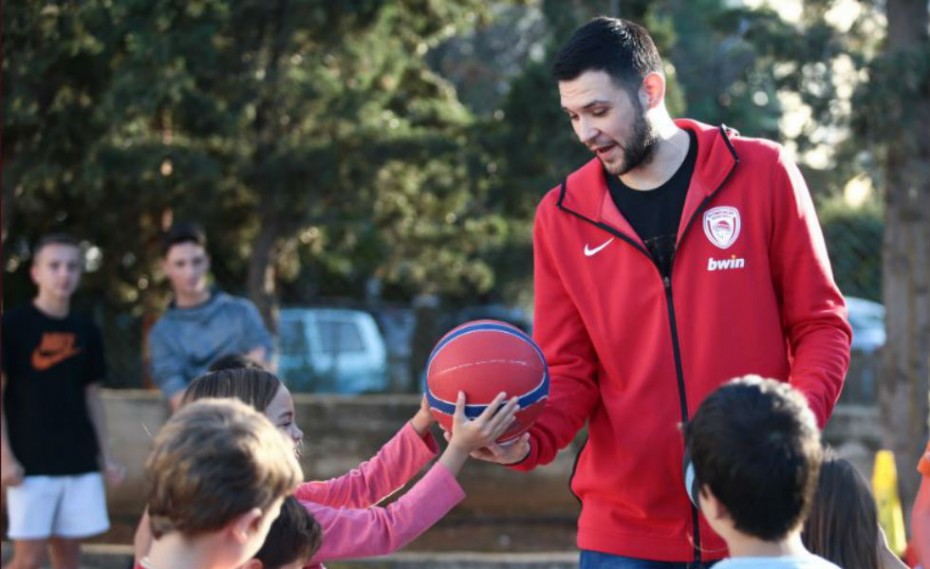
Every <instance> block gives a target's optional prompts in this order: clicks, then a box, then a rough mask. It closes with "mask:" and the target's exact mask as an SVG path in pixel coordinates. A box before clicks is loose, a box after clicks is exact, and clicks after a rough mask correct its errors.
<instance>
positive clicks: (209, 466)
mask: <svg viewBox="0 0 930 569" xmlns="http://www.w3.org/2000/svg"><path fill="white" fill-rule="evenodd" d="M145 467H146V491H147V496H148V511H149V523H150V525H151V530H152V535H153V536H154V538H155V541H154V542H153V543H152V547H151V549H150V550H149V554H148V556H146V557H145V558H143V559H142V560H141V561H140V563H139V564H140V566H141V567H143V568H145V569H180V568H184V569H233V568H236V567H239V566H241V565H242V564H243V563H244V562H246V561H247V560H248V559H249V558H251V557H252V556H253V555H255V553H256V552H257V551H258V549H259V548H260V547H261V545H262V543H263V542H264V540H265V536H266V535H267V534H268V530H269V528H270V527H271V524H272V522H273V521H274V520H275V518H277V517H278V513H279V511H280V509H281V504H282V502H283V501H284V498H285V496H287V495H288V494H290V493H291V492H293V490H294V489H295V488H296V487H297V485H298V484H299V483H300V481H301V473H300V466H299V465H298V464H297V459H296V458H295V456H294V452H293V449H292V448H290V447H289V446H288V444H287V442H286V441H285V440H284V438H283V437H282V436H281V435H280V434H279V433H278V431H277V430H276V429H275V427H274V426H273V425H272V424H271V422H270V421H268V419H267V418H266V417H265V416H264V415H262V414H261V413H258V412H256V411H255V410H253V409H252V408H251V407H249V406H247V405H245V404H244V403H241V402H239V401H235V400H232V399H204V400H200V401H196V402H194V403H191V404H189V405H186V406H185V407H184V408H183V409H181V410H180V411H178V413H177V414H175V415H174V416H173V417H172V418H171V419H170V420H169V421H168V422H167V423H166V424H165V426H164V427H163V428H162V430H161V432H159V434H158V436H157V437H156V438H155V446H154V448H153V450H152V453H151V454H150V455H149V458H148V460H147V461H146V465H145Z"/></svg>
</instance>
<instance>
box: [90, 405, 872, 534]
mask: <svg viewBox="0 0 930 569" xmlns="http://www.w3.org/2000/svg"><path fill="white" fill-rule="evenodd" d="M103 397H104V404H105V406H106V410H107V418H108V421H109V425H110V429H109V430H110V436H111V445H112V447H113V452H114V455H115V456H116V457H117V458H118V459H119V460H120V461H122V462H123V463H124V464H125V465H126V466H127V468H128V475H127V479H126V482H125V483H124V484H123V485H121V486H119V487H115V488H111V489H110V490H109V498H108V500H109V511H110V515H111V518H112V521H113V528H112V529H111V530H110V532H108V533H107V534H106V535H104V536H101V537H100V538H97V539H95V540H94V541H96V542H98V543H115V544H120V543H122V544H128V543H130V542H131V540H132V532H133V531H134V528H135V525H136V523H137V522H138V519H139V515H140V513H141V512H142V510H143V504H144V494H143V477H144V471H143V465H144V462H145V457H146V455H147V454H148V451H149V448H150V443H151V438H152V437H153V435H154V434H155V433H157V432H158V429H159V428H160V427H161V425H162V424H163V423H164V421H165V420H166V418H167V409H166V406H165V404H164V403H163V401H162V399H161V398H160V396H159V395H158V394H157V393H155V392H151V391H142V390H119V391H105V392H104V396H103ZM295 405H296V411H297V421H298V424H299V425H300V426H301V428H302V429H303V430H304V436H305V447H304V455H303V458H302V466H303V469H304V474H305V477H306V478H307V479H317V480H320V479H326V478H330V477H334V476H339V475H340V474H343V473H345V472H347V471H348V470H350V469H352V468H353V467H355V466H356V465H358V464H359V463H360V462H362V461H364V460H366V459H367V458H369V457H371V456H372V455H373V454H375V453H376V452H377V451H378V449H379V448H380V447H381V445H382V444H383V443H384V442H385V441H387V440H388V439H389V438H390V437H391V436H392V435H393V434H394V433H395V432H396V431H397V430H398V429H399V428H401V427H402V426H403V425H404V423H405V422H406V421H407V420H408V419H409V418H410V417H412V416H413V414H414V413H415V412H416V410H417V408H418V406H419V398H418V396H416V395H370V396H364V397H340V396H321V395H306V394H296V395H295ZM878 432H879V431H878V415H877V411H876V410H875V408H874V407H868V406H863V407H856V406H842V407H840V408H838V409H837V411H836V412H835V413H834V417H833V419H832V420H831V422H830V424H829V426H828V428H827V430H826V432H825V433H824V438H825V439H826V440H827V441H828V442H829V443H830V444H832V445H833V446H835V447H837V448H838V449H839V451H840V454H841V455H843V456H845V457H847V458H850V459H851V460H853V462H854V463H855V464H856V465H857V466H859V467H860V469H861V470H862V471H863V473H864V474H865V475H867V476H868V475H869V474H870V472H871V457H872V456H873V454H874V451H875V450H877V448H878V447H879V438H878ZM581 442H582V439H581V438H579V440H576V441H575V443H573V444H572V445H571V446H570V447H569V448H567V449H565V450H564V451H562V452H561V453H560V454H559V455H558V457H557V459H556V460H555V462H554V463H553V464H551V465H548V466H547V467H544V468H539V469H536V470H535V471H533V472H530V473H520V472H513V471H511V470H508V469H506V468H502V467H499V466H496V465H492V464H487V463H482V462H478V461H472V462H471V463H469V464H468V465H466V466H465V468H464V470H463V472H462V474H461V475H460V481H461V483H462V485H463V487H464V488H465V490H466V492H467V494H468V497H467V498H466V499H465V501H464V502H463V503H461V504H460V505H459V506H458V507H456V508H455V509H454V510H453V512H452V513H451V514H450V515H449V516H447V517H446V518H445V519H444V520H442V522H440V524H438V525H437V526H436V527H434V528H433V529H431V530H430V531H429V532H427V534H426V535H424V536H423V537H421V538H420V539H418V540H417V541H416V542H415V543H414V544H412V546H411V547H410V548H409V549H413V550H419V551H461V550H470V551H488V552H507V551H525V552H529V551H553V550H563V551H564V550H571V549H573V548H574V525H575V520H576V519H577V516H578V512H579V505H578V502H577V500H576V499H575V498H574V496H573V495H572V494H571V492H570V491H569V489H568V480H569V477H570V475H571V471H572V467H573V464H574V457H575V454H576V453H577V451H578V449H579V448H580V444H581Z"/></svg>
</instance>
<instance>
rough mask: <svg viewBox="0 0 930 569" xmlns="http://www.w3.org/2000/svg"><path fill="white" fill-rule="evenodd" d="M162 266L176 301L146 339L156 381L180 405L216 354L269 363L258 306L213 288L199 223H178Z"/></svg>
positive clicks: (167, 239)
mask: <svg viewBox="0 0 930 569" xmlns="http://www.w3.org/2000/svg"><path fill="white" fill-rule="evenodd" d="M162 255H163V259H162V270H163V271H164V273H165V276H166V277H167V278H168V281H169V282H170V283H171V290H172V292H173V294H174V299H173V300H172V302H171V304H170V305H169V306H168V309H167V310H166V311H165V313H164V314H162V316H161V318H159V319H158V322H156V323H155V326H154V327H152V330H151V332H150V333H149V337H148V346H149V357H150V359H151V365H150V373H151V376H152V381H154V382H155V384H156V385H158V387H159V388H160V389H161V390H162V393H163V394H164V396H165V398H166V399H168V401H169V403H170V404H171V408H172V409H177V408H178V404H179V403H180V402H181V397H182V396H183V395H184V390H185V389H186V388H187V386H188V384H190V382H191V381H193V380H194V378H196V377H199V376H201V375H203V374H204V373H205V372H206V371H207V367H208V366H209V365H210V364H211V363H213V361H215V360H216V359H217V358H219V357H221V356H224V355H227V354H243V355H246V356H247V357H249V358H250V359H252V360H254V361H256V362H257V363H259V364H261V365H262V366H263V367H271V364H272V359H273V358H272V349H273V344H272V338H271V334H270V333H269V332H268V330H267V329H266V328H265V325H264V323H263V322H262V318H261V316H260V315H259V313H258V309H256V308H255V305H254V304H252V302H251V301H250V300H248V299H246V298H240V297H236V296H232V295H229V294H226V293H225V292H222V291H220V290H215V289H211V288H210V287H209V285H208V282H207V275H208V273H209V271H210V256H209V255H208V254H207V237H206V235H205V234H204V232H203V229H201V227H200V226H199V225H196V224H193V223H178V224H175V225H174V226H173V227H172V228H171V229H170V230H169V231H168V233H167V235H165V237H164V241H163V245H162Z"/></svg>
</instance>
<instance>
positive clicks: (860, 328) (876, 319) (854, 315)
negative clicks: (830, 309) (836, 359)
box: [846, 296, 885, 354]
mask: <svg viewBox="0 0 930 569" xmlns="http://www.w3.org/2000/svg"><path fill="white" fill-rule="evenodd" d="M846 308H848V309H849V325H850V326H852V330H853V337H852V349H853V350H859V351H861V352H863V353H867V354H871V353H873V352H875V351H876V350H878V349H879V348H881V347H882V346H884V345H885V307H884V305H882V304H879V303H878V302H875V301H872V300H866V299H864V298H858V297H855V296H847V297H846Z"/></svg>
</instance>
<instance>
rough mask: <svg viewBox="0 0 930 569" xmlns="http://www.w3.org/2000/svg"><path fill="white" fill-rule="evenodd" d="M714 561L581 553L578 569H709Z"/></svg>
mask: <svg viewBox="0 0 930 569" xmlns="http://www.w3.org/2000/svg"><path fill="white" fill-rule="evenodd" d="M714 563H716V561H704V562H701V563H674V562H669V561H650V560H648V559H636V558H633V557H623V556H620V555H611V554H610V553H601V552H599V551H588V550H582V551H581V559H580V560H579V567H580V569H709V568H710V567H711V566H712V565H713V564H714Z"/></svg>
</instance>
